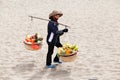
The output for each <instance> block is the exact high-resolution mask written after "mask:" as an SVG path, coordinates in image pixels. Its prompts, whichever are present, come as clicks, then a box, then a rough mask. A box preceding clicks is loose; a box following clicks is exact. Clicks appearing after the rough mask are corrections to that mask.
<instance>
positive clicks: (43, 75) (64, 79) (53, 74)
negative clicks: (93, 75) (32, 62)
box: [28, 66, 73, 80]
mask: <svg viewBox="0 0 120 80" xmlns="http://www.w3.org/2000/svg"><path fill="white" fill-rule="evenodd" d="M70 74H71V72H70V70H65V69H61V68H60V67H59V68H57V66H56V68H54V69H48V68H46V67H44V68H43V69H42V70H41V71H38V72H37V73H35V74H34V75H33V76H32V77H31V78H29V79H28V80H45V79H51V80H56V79H57V80H73V79H72V78H70Z"/></svg>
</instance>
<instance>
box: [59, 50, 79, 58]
mask: <svg viewBox="0 0 120 80" xmlns="http://www.w3.org/2000/svg"><path fill="white" fill-rule="evenodd" d="M77 52H78V51H76V52H74V54H70V55H59V56H61V57H70V56H74V55H76V54H77Z"/></svg>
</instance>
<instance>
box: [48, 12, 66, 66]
mask: <svg viewBox="0 0 120 80" xmlns="http://www.w3.org/2000/svg"><path fill="white" fill-rule="evenodd" d="M62 15H63V13H61V12H59V11H52V13H50V14H49V19H50V21H49V23H48V28H47V32H48V34H47V44H48V52H47V59H46V66H47V67H48V68H55V65H53V64H51V63H52V54H53V51H54V46H56V47H62V44H61V43H60V36H61V35H63V34H64V32H68V29H67V28H65V29H63V30H58V19H59V18H60V17H61V16H62ZM54 62H56V63H62V62H61V61H60V60H59V57H58V56H57V55H56V56H55V58H54Z"/></svg>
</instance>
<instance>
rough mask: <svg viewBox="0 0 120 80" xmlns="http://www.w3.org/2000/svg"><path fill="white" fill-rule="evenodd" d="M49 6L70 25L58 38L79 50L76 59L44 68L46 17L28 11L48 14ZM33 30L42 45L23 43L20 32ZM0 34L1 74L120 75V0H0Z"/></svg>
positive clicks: (71, 78)
mask: <svg viewBox="0 0 120 80" xmlns="http://www.w3.org/2000/svg"><path fill="white" fill-rule="evenodd" d="M53 10H60V11H62V12H63V14H64V15H63V16H62V17H61V18H60V19H59V22H60V23H64V24H67V25H69V26H71V27H70V28H69V32H68V33H65V34H64V35H63V36H61V43H65V42H69V43H72V44H76V45H77V46H78V47H79V52H78V54H77V58H76V60H75V61H73V62H63V63H62V64H60V65H57V67H56V68H55V69H47V68H45V63H46V55H47V43H46V35H47V24H48V22H47V21H43V20H39V19H33V21H32V22H31V20H30V17H28V16H29V15H32V16H36V17H41V18H45V19H48V15H49V13H50V12H52V11H53ZM59 28H60V29H63V28H64V26H59ZM36 32H37V33H38V34H40V35H41V36H43V38H44V39H43V46H42V48H41V50H38V51H30V50H27V49H25V47H24V44H23V40H24V39H25V36H26V35H27V34H33V33H36ZM0 37H1V38H0V42H1V45H0V80H120V0H0ZM56 52H57V48H55V51H54V54H53V57H54V56H55V54H56Z"/></svg>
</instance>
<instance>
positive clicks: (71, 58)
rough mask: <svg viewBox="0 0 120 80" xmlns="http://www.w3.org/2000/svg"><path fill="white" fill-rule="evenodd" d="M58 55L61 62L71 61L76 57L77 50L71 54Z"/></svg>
mask: <svg viewBox="0 0 120 80" xmlns="http://www.w3.org/2000/svg"><path fill="white" fill-rule="evenodd" d="M59 57H60V59H61V60H62V61H63V62H72V61H74V60H75V59H76V58H77V52H75V53H73V54H71V55H64V56H62V55H59Z"/></svg>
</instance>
